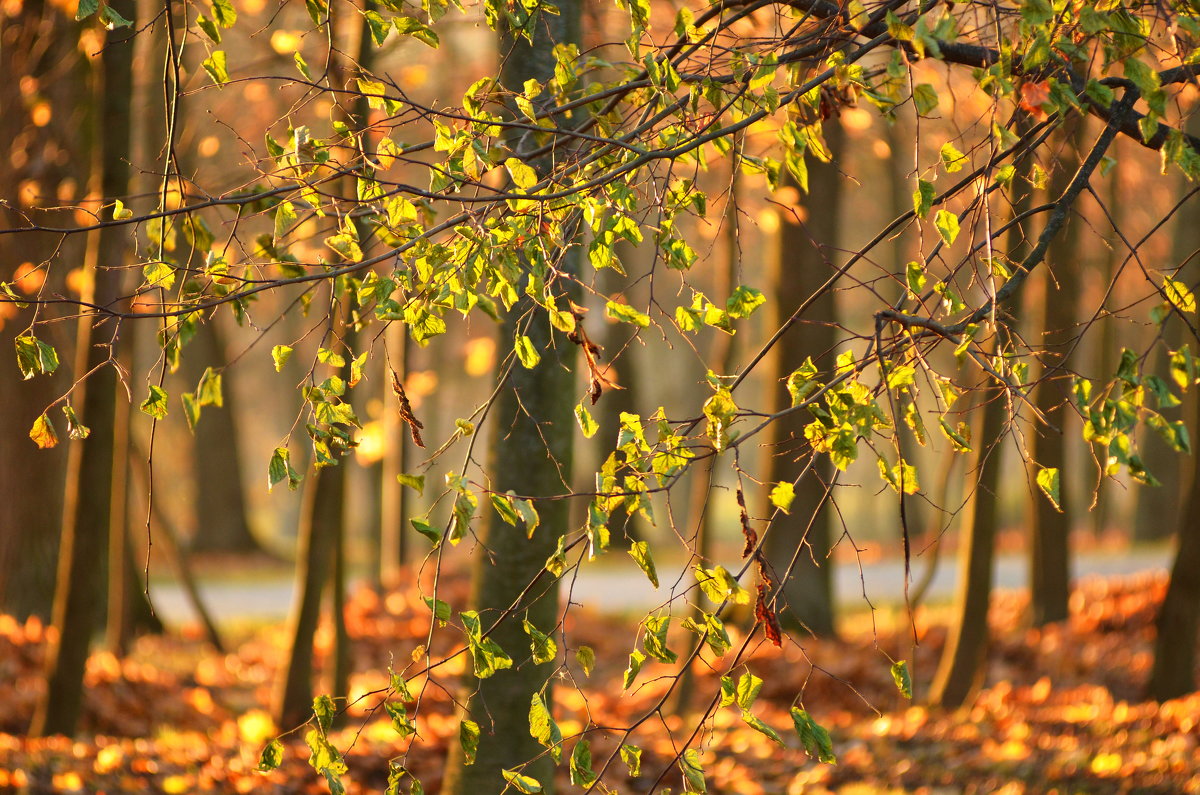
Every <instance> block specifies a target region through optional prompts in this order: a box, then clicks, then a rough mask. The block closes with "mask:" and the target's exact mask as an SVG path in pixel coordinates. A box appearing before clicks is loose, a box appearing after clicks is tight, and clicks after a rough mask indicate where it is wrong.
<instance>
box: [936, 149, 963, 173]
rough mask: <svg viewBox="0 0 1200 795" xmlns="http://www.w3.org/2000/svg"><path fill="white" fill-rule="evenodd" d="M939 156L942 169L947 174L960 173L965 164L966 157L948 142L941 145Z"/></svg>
mask: <svg viewBox="0 0 1200 795" xmlns="http://www.w3.org/2000/svg"><path fill="white" fill-rule="evenodd" d="M939 154H940V155H941V158H942V168H944V169H946V173H947V174H953V173H955V172H957V171H962V169H963V166H965V165H966V164H967V156H966V155H964V154H963V153H962V152H960V151H958V148H957V147H956V146H955V145H954V144H952V143H950V142H949V141H947V142H946V143H944V144H942V148H941V150H940V151H939Z"/></svg>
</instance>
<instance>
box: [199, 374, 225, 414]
mask: <svg viewBox="0 0 1200 795" xmlns="http://www.w3.org/2000/svg"><path fill="white" fill-rule="evenodd" d="M196 401H197V402H198V403H199V404H200V405H201V406H217V407H218V408H219V407H221V406H223V405H225V403H224V398H223V397H222V395H221V374H220V373H219V372H217V371H216V370H214V369H213V368H211V367H208V368H206V369H205V370H204V375H202V376H200V385H199V386H197V387H196Z"/></svg>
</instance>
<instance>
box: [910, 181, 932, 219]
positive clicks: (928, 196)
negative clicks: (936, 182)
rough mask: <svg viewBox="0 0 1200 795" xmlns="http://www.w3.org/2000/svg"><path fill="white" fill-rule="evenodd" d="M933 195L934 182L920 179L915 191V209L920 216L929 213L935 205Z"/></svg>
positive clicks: (922, 216)
mask: <svg viewBox="0 0 1200 795" xmlns="http://www.w3.org/2000/svg"><path fill="white" fill-rule="evenodd" d="M933 197H934V187H933V183H932V182H927V181H925V180H923V179H918V180H917V189H916V191H914V192H913V211H914V212H916V214H917V217H918V218H924V217H925V216H927V215H929V210H930V208H932V207H933Z"/></svg>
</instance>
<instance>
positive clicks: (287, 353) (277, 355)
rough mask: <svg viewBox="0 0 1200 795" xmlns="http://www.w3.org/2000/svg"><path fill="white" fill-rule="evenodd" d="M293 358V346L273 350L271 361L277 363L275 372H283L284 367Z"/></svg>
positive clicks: (281, 346) (279, 346)
mask: <svg viewBox="0 0 1200 795" xmlns="http://www.w3.org/2000/svg"><path fill="white" fill-rule="evenodd" d="M290 358H292V346H290V345H276V346H275V347H273V348H271V361H273V362H274V363H275V372H277V373H279V372H283V366H284V365H285V364H287V362H288V359H290Z"/></svg>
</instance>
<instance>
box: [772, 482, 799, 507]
mask: <svg viewBox="0 0 1200 795" xmlns="http://www.w3.org/2000/svg"><path fill="white" fill-rule="evenodd" d="M795 498H796V487H795V486H793V485H792V484H791V483H788V482H787V481H780V482H779V483H776V484H775V488H773V489H771V504H772V505H774V506H775V507H776V508H778V509H779V510H781V511H783V512H784V513H791V508H792V500H794V499H795Z"/></svg>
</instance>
